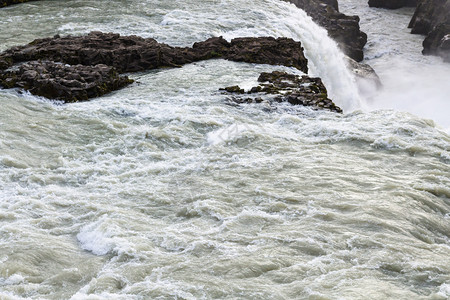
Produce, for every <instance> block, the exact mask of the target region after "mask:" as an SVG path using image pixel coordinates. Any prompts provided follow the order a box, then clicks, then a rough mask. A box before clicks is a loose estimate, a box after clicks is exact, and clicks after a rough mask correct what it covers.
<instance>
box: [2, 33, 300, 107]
mask: <svg viewBox="0 0 450 300" xmlns="http://www.w3.org/2000/svg"><path fill="white" fill-rule="evenodd" d="M212 58H223V59H228V60H232V61H238V62H248V63H260V64H272V65H284V66H288V67H295V68H297V69H299V70H301V71H303V72H305V73H307V72H308V67H307V64H308V60H307V59H306V58H305V56H304V54H303V48H302V47H301V43H300V42H296V41H294V40H292V39H289V38H273V37H252V38H238V39H233V40H231V42H228V41H226V40H225V39H223V38H222V37H214V38H210V39H208V40H206V41H203V42H199V43H195V44H194V45H193V46H192V47H185V48H181V47H171V46H169V45H166V44H163V43H159V42H157V41H156V40H154V39H151V38H148V39H144V38H142V37H138V36H120V35H119V34H114V33H102V32H91V33H89V34H88V35H86V36H67V37H60V36H58V35H57V36H54V37H53V38H45V39H37V40H34V41H33V42H31V43H29V44H27V45H24V46H19V47H13V48H10V49H8V50H6V51H5V52H3V53H0V84H1V85H3V86H4V87H7V88H10V87H21V88H24V89H27V90H29V91H30V92H31V93H33V94H35V95H40V96H45V97H48V98H52V99H59V100H63V101H66V102H73V101H80V100H87V99H88V98H92V97H97V96H99V95H102V94H105V93H107V92H109V91H112V90H115V89H118V88H120V87H123V86H125V85H126V84H129V83H130V80H129V79H128V78H127V77H119V76H118V75H117V73H128V72H138V71H145V70H151V69H156V68H164V67H180V66H182V65H184V64H187V63H191V62H195V61H200V60H205V59H212ZM24 62H30V63H27V64H24V65H22V66H21V67H19V68H16V67H14V68H13V70H14V71H11V70H9V71H8V70H5V69H8V68H11V67H13V66H17V65H18V64H20V63H24ZM99 66H100V67H99ZM106 68H107V69H106ZM97 73H98V74H100V75H101V76H91V75H92V74H97ZM31 74H33V76H31ZM83 74H85V75H86V76H84V75H83ZM89 74H91V75H89ZM77 75H79V76H78V77H77ZM24 76H25V77H24ZM67 76H68V77H69V78H67ZM72 77H77V78H81V79H80V80H79V81H77V82H78V83H75V82H72V81H70V80H73V79H72ZM66 79H67V80H69V81H70V84H73V85H74V86H70V88H71V89H69V88H68V87H69V86H68V85H67V84H68V82H66V81H65V80H66ZM94 86H96V88H93V87H94ZM50 87H51V88H52V89H55V91H50ZM99 87H103V89H101V90H100V89H99Z"/></svg>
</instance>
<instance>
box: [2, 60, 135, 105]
mask: <svg viewBox="0 0 450 300" xmlns="http://www.w3.org/2000/svg"><path fill="white" fill-rule="evenodd" d="M0 82H1V83H2V84H3V85H4V86H5V87H8V88H13V87H20V88H23V89H25V90H28V91H30V92H31V93H32V94H34V95H38V96H43V97H46V98H49V99H60V100H64V101H65V102H78V101H86V100H88V99H89V98H94V97H99V96H102V95H104V94H106V93H109V92H110V91H114V90H117V89H120V88H122V87H124V86H126V85H128V84H130V83H132V82H133V80H131V79H129V78H128V77H126V76H123V77H122V76H119V74H118V73H117V71H116V70H115V69H114V68H113V67H109V66H106V65H101V64H99V65H94V66H83V65H75V66H71V65H65V64H62V63H55V62H52V61H32V62H28V63H24V64H22V65H20V66H18V67H16V68H13V69H12V70H9V71H8V72H5V73H3V74H0Z"/></svg>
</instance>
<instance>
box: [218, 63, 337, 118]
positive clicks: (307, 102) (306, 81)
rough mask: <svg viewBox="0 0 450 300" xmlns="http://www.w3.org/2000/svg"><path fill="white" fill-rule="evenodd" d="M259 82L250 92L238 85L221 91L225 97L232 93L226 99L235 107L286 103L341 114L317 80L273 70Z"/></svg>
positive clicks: (318, 79) (260, 78)
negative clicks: (236, 105)
mask: <svg viewBox="0 0 450 300" xmlns="http://www.w3.org/2000/svg"><path fill="white" fill-rule="evenodd" d="M258 82H260V84H259V85H258V86H256V87H253V88H251V89H250V90H249V91H245V90H244V89H242V88H240V87H239V86H237V85H235V86H230V87H225V88H222V89H220V90H221V91H222V92H224V93H227V94H233V96H232V97H230V99H229V100H230V101H232V102H234V103H238V104H241V103H261V102H263V101H275V102H289V103H290V104H292V105H303V106H310V107H312V108H314V109H325V110H329V111H333V112H338V113H341V112H342V109H341V108H339V107H338V106H336V105H335V104H334V103H333V101H332V100H331V99H328V94H327V89H326V88H325V86H324V84H323V83H322V80H321V79H320V78H312V77H309V76H305V75H304V76H298V75H295V74H289V73H286V72H280V71H274V72H272V73H265V72H264V73H261V75H260V76H259V78H258Z"/></svg>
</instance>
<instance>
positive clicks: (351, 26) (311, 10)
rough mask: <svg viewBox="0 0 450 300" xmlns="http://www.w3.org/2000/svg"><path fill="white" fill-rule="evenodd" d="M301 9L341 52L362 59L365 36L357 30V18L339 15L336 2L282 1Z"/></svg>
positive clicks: (313, 0)
mask: <svg viewBox="0 0 450 300" xmlns="http://www.w3.org/2000/svg"><path fill="white" fill-rule="evenodd" d="M284 1H287V2H291V3H293V4H295V5H296V6H297V7H299V8H301V9H303V10H304V11H305V12H306V13H307V14H308V15H309V16H311V18H312V19H313V20H314V21H315V22H316V23H318V24H319V25H320V26H322V27H324V28H325V29H326V30H327V31H328V34H329V36H330V37H331V38H332V39H334V40H335V41H336V42H337V43H338V45H339V47H340V48H341V50H342V51H343V52H344V53H345V54H346V55H348V56H349V57H351V58H352V59H354V60H356V61H362V60H363V58H364V53H363V48H364V45H365V44H366V43H367V35H366V34H365V33H364V32H362V31H361V30H360V28H359V17H358V16H347V15H344V14H343V13H340V12H339V10H338V3H337V1H336V0H284Z"/></svg>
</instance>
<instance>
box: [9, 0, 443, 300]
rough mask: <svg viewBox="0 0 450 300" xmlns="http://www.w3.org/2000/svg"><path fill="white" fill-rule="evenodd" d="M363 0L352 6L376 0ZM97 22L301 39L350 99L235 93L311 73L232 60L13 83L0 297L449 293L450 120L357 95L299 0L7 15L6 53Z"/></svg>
mask: <svg viewBox="0 0 450 300" xmlns="http://www.w3.org/2000/svg"><path fill="white" fill-rule="evenodd" d="M354 2H355V3H351V1H348V2H347V3H348V6H347V7H345V5H344V4H341V6H343V9H353V10H357V9H362V10H364V9H365V8H361V7H360V6H358V5H359V4H357V3H356V2H357V1H354ZM343 3H344V1H343ZM370 12H372V10H370ZM375 12H378V11H375ZM374 15H375V14H374ZM367 16H369V14H367ZM405 19H406V17H405ZM364 24H367V23H364V20H363V26H366V25H364ZM367 26H368V25H367ZM378 26H381V27H382V25H381V24H378ZM364 29H365V28H364ZM91 30H101V31H107V32H109V31H112V32H118V33H121V34H136V35H140V36H143V37H154V38H156V39H157V40H158V41H160V42H165V43H168V44H170V45H174V46H181V45H183V46H184V45H191V44H192V43H193V42H195V41H199V40H204V39H206V38H208V37H211V36H220V35H222V36H224V37H225V38H227V39H230V38H233V37H239V36H265V35H271V36H288V37H292V38H294V39H296V40H300V41H301V42H302V44H303V46H304V47H305V50H306V53H307V56H308V58H309V60H310V64H309V66H310V69H311V73H312V75H317V76H321V77H322V78H323V79H324V82H325V83H326V85H327V87H328V88H329V90H330V95H331V97H332V98H333V99H334V100H335V102H336V103H337V104H338V105H340V106H342V107H343V108H344V110H345V111H346V113H345V114H335V113H330V112H325V111H314V110H311V109H309V108H305V107H294V106H290V105H288V104H269V103H265V104H251V105H242V106H232V105H229V103H228V102H227V100H226V96H225V95H222V94H220V93H219V92H218V89H219V88H220V87H224V86H229V85H235V84H240V85H241V86H244V87H250V86H252V85H254V84H255V82H256V79H257V77H258V75H259V73H261V72H267V71H272V70H286V71H289V72H294V73H299V71H298V70H293V69H290V68H285V67H277V66H268V65H253V64H245V63H235V62H228V61H223V60H211V61H204V62H198V63H194V64H190V65H186V66H184V67H182V68H179V69H164V70H156V71H150V72H144V73H140V74H132V75H131V76H132V77H133V78H135V79H136V80H137V83H136V84H133V85H132V86H129V87H127V88H125V89H122V90H120V91H117V92H114V93H112V94H110V95H107V96H104V97H100V98H97V99H93V100H92V101H90V102H86V103H76V104H70V105H57V104H55V103H53V102H50V101H48V100H45V99H42V98H38V97H35V96H31V95H29V94H26V93H25V94H21V93H19V92H18V91H16V90H0V101H1V103H2V109H1V110H0V190H1V192H0V298H1V299H23V298H25V299H213V298H217V299H367V298H370V299H389V298H397V299H447V298H448V297H449V296H450V240H449V236H450V225H449V221H450V178H449V174H450V165H449V164H450V137H449V136H448V134H447V133H446V132H445V129H444V128H445V126H446V125H445V124H442V123H440V121H439V120H440V119H439V118H438V117H436V118H434V120H433V118H431V119H430V118H429V117H427V119H424V118H423V116H421V115H419V116H417V114H416V115H413V114H410V113H407V112H404V111H405V109H401V108H398V109H395V110H391V109H385V108H388V107H386V106H384V107H383V106H381V104H380V107H382V108H383V109H377V110H373V108H371V106H370V105H372V103H375V102H377V101H381V102H382V101H383V99H382V98H380V96H379V95H378V94H377V95H376V96H373V95H372V96H370V97H369V96H367V95H359V94H358V92H357V90H358V88H357V86H356V83H355V80H354V79H353V78H352V77H351V75H350V74H349V73H348V72H347V71H346V70H345V67H344V63H343V60H342V54H341V53H340V52H339V51H338V50H337V48H336V45H335V44H334V43H333V42H332V41H330V40H329V39H328V38H327V36H326V33H325V31H324V30H322V29H320V28H318V27H317V26H316V25H315V24H314V23H312V22H311V20H310V19H309V18H308V17H307V16H306V15H305V14H304V13H303V12H302V11H301V10H299V9H298V8H296V7H295V6H293V5H291V4H288V3H285V2H282V1H277V0H252V1H250V0H243V1H232V0H220V1H219V0H216V1H213V0H211V1H194V0H182V1H176V2H173V3H172V2H169V1H156V0H148V1H137V0H136V1H81V0H74V1H38V2H30V3H27V4H22V5H18V6H11V7H8V8H4V9H2V10H0V41H1V44H0V50H5V49H7V48H8V47H10V46H13V45H16V44H24V43H27V42H29V41H31V40H33V39H34V38H38V37H45V36H53V35H55V34H62V35H66V34H84V33H87V32H89V31H91ZM372 36H374V37H375V40H371V42H369V45H368V47H367V56H368V59H367V61H368V62H369V63H373V65H374V67H375V69H377V71H379V73H380V76H381V78H382V79H384V78H386V77H389V76H390V74H392V73H389V68H388V67H384V66H385V65H386V64H388V63H389V59H391V57H395V55H394V54H395V53H394V54H392V53H391V52H392V51H391V50H386V51H387V52H389V51H391V52H389V54H385V55H384V54H383V53H382V51H384V50H380V51H381V52H380V53H379V55H377V54H376V53H375V52H376V51H377V50H376V49H375V48H376V47H375V46H373V47H372V45H373V44H376V41H377V40H376V39H377V38H378V36H377V35H376V30H374V32H373V34H372ZM404 36H407V35H406V34H405V35H404ZM369 38H370V37H369ZM389 43H391V42H389ZM408 43H410V41H409V40H408V38H405V39H403V38H399V39H398V40H396V41H393V42H392V44H395V45H397V47H398V48H399V49H404V47H405V46H404V44H408ZM412 48H414V47H412ZM378 49H379V48H378ZM414 49H415V48H414ZM416 50H417V49H416ZM402 51H403V50H402ZM408 53H409V52H408ZM383 55H384V56H385V58H383ZM414 57H417V59H416V58H414ZM400 59H404V60H406V61H408V60H409V62H410V64H411V65H410V67H414V66H416V65H418V64H421V63H422V62H423V61H424V60H425V59H428V58H422V57H421V56H419V55H417V56H415V54H411V55H410V56H406V58H404V57H402V58H400ZM422 59H424V60H422ZM430 60H431V61H433V60H434V61H435V62H436V63H434V66H435V68H436V70H437V69H439V68H445V67H441V65H442V64H441V63H440V62H439V61H438V60H437V59H435V58H430ZM424 65H429V66H430V68H432V67H431V66H432V65H433V64H432V63H427V64H425V63H424ZM447 74H448V73H447ZM385 86H386V87H385V90H384V91H383V92H382V93H388V92H387V91H389V89H390V85H389V83H385ZM399 88H404V87H402V86H400V87H399ZM404 92H405V93H409V92H410V91H409V89H406V90H404ZM436 94H437V95H438V96H439V97H441V96H442V95H441V94H440V93H439V92H437V93H436ZM394 98H395V97H394ZM433 99H434V98H433ZM392 101H395V99H392ZM377 103H378V102H377ZM374 105H378V104H374ZM430 105H433V104H430ZM364 106H368V107H369V108H367V107H364ZM361 108H365V109H364V110H362V109H361ZM433 109H434V110H435V111H442V108H441V107H439V106H436V107H434V108H433ZM425 117H426V116H425Z"/></svg>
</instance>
